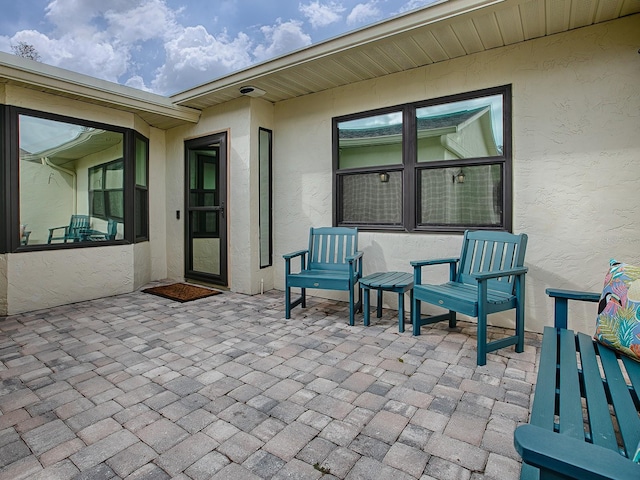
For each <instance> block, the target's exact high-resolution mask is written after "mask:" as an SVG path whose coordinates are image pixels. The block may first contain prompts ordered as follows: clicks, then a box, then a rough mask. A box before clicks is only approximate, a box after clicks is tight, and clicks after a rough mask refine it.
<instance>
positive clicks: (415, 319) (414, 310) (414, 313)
mask: <svg viewBox="0 0 640 480" xmlns="http://www.w3.org/2000/svg"><path fill="white" fill-rule="evenodd" d="M411 323H412V324H413V334H414V335H420V300H418V299H417V298H416V297H415V295H414V296H413V299H412V300H411Z"/></svg>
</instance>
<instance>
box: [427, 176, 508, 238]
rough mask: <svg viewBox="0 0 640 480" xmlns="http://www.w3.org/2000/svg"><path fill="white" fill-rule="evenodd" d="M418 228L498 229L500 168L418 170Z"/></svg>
mask: <svg viewBox="0 0 640 480" xmlns="http://www.w3.org/2000/svg"><path fill="white" fill-rule="evenodd" d="M419 180H420V182H419V183H420V203H419V206H418V208H419V213H418V218H419V223H420V224H421V225H469V226H499V225H501V224H502V211H501V210H502V166H501V165H499V164H494V165H480V166H473V167H462V168H460V167H450V168H431V169H424V170H421V171H420V173H419Z"/></svg>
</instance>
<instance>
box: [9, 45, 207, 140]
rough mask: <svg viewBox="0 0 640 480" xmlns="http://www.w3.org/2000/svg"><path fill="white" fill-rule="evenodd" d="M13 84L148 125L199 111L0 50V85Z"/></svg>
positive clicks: (168, 124)
mask: <svg viewBox="0 0 640 480" xmlns="http://www.w3.org/2000/svg"><path fill="white" fill-rule="evenodd" d="M2 83H4V84H8V85H16V86H20V87H24V88H28V89H33V90H38V91H41V92H45V93H51V94H53V95H58V96H62V97H67V98H71V99H75V100H80V101H83V102H88V103H92V104H96V105H101V106H105V107H109V108H115V109H118V110H123V111H127V112H131V113H135V114H136V115H138V116H139V117H140V118H142V119H143V120H144V121H145V122H147V123H148V124H149V125H151V126H152V127H157V128H161V129H167V128H172V127H175V126H178V125H183V124H185V123H196V122H198V120H199V118H200V111H199V110H195V109H193V108H189V107H187V106H181V105H176V104H175V103H173V102H171V100H170V99H169V98H167V97H163V96H162V95H156V94H153V93H149V92H145V91H142V90H138V89H135V88H131V87H125V86H123V85H118V84H116V83H113V82H108V81H106V80H100V79H97V78H94V77H90V76H88V75H83V74H80V73H75V72H71V71H69V70H65V69H62V68H58V67H52V66H50V65H46V64H44V63H40V62H35V61H33V60H28V59H25V58H21V57H17V56H15V55H9V54H7V53H3V52H0V84H2Z"/></svg>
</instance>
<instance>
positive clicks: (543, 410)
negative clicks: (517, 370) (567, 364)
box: [531, 327, 558, 431]
mask: <svg viewBox="0 0 640 480" xmlns="http://www.w3.org/2000/svg"><path fill="white" fill-rule="evenodd" d="M557 350H558V335H557V333H556V330H555V329H554V328H552V327H544V335H543V336H542V351H543V352H548V353H547V354H546V355H544V356H542V355H541V356H540V366H539V367H538V378H546V379H551V378H556V377H557V371H556V369H557V362H556V355H555V354H551V352H556V351H557ZM555 410H556V385H555V382H551V381H546V382H537V383H536V390H535V402H534V403H533V408H532V410H531V423H532V424H534V425H537V426H538V427H541V428H544V429H546V430H551V431H553V428H554V418H555Z"/></svg>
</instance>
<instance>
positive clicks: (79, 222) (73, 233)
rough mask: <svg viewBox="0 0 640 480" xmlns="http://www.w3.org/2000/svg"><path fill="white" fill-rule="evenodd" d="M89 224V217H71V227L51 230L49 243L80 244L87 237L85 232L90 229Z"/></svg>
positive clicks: (66, 226) (64, 226) (65, 226)
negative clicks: (59, 241) (58, 241)
mask: <svg viewBox="0 0 640 480" xmlns="http://www.w3.org/2000/svg"><path fill="white" fill-rule="evenodd" d="M89 222H90V220H89V215H71V220H69V225H63V226H61V227H53V228H50V229H49V238H48V240H47V243H51V242H53V241H57V240H62V241H63V243H67V242H79V241H80V240H83V239H84V237H85V236H86V235H85V232H86V231H87V230H89V229H90V223H89ZM57 230H63V232H61V233H56V231H57Z"/></svg>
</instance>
